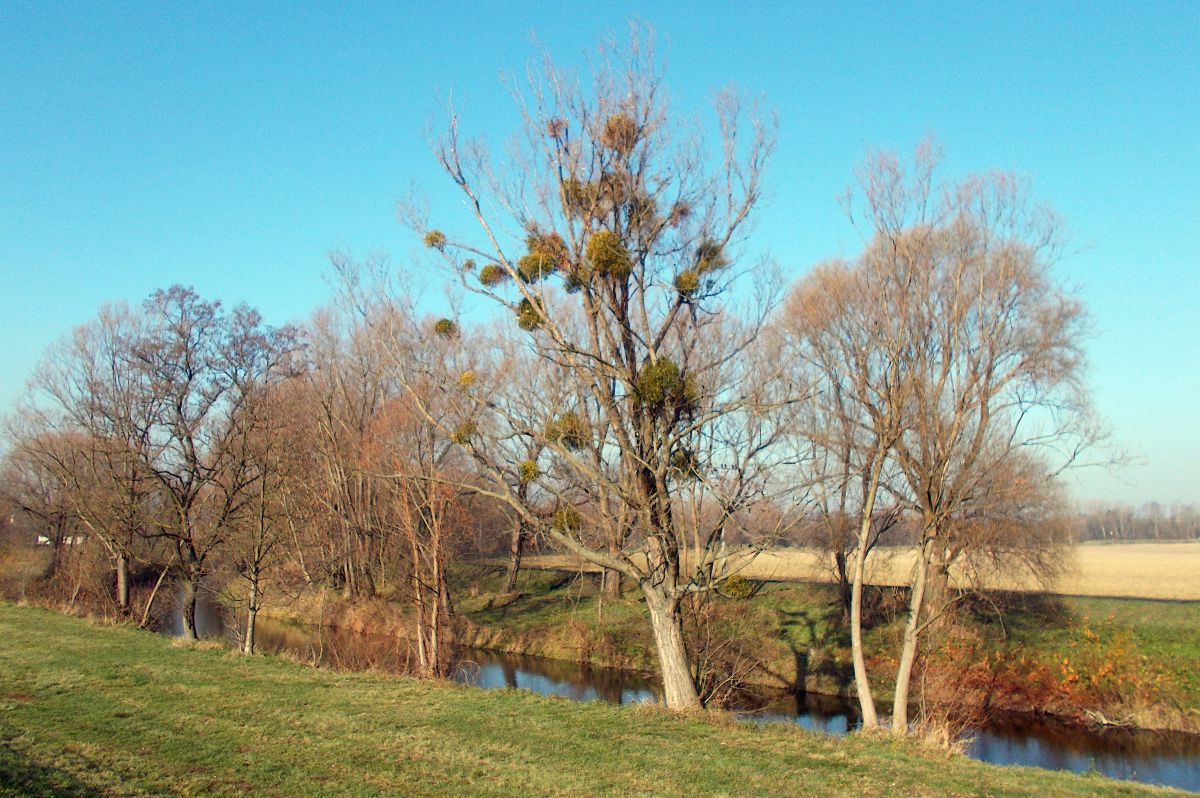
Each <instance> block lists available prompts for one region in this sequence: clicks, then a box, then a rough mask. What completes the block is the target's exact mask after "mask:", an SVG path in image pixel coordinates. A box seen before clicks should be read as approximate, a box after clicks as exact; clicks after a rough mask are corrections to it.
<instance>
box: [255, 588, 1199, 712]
mask: <svg viewBox="0 0 1200 798" xmlns="http://www.w3.org/2000/svg"><path fill="white" fill-rule="evenodd" d="M457 577H458V581H459V582H460V583H461V584H460V588H461V589H460V590H459V591H458V592H457V594H456V595H458V610H459V613H460V616H461V624H460V628H459V639H460V642H462V643H463V644H464V645H469V646H472V647H476V648H486V649H491V650H496V651H503V652H507V653H513V654H527V655H534V656H540V657H548V658H552V659H563V660H569V661H573V662H584V663H588V664H591V665H595V666H601V667H609V668H625V669H632V670H645V671H653V670H654V669H655V661H654V647H653V642H652V640H651V638H650V634H649V624H648V621H647V620H646V617H645V612H644V607H643V605H642V603H641V602H640V600H639V598H638V596H637V594H636V593H634V592H631V593H626V594H625V595H624V596H623V597H622V598H621V599H620V600H608V601H604V600H602V599H601V597H600V596H599V594H598V591H597V589H596V582H595V579H594V577H592V576H591V575H589V574H569V573H564V572H554V571H533V570H530V571H527V572H525V573H524V574H522V576H521V580H520V583H519V585H518V591H517V592H516V593H515V594H503V593H500V592H498V591H500V590H501V588H502V581H501V578H500V574H499V572H498V571H493V570H489V569H487V568H486V567H482V566H481V567H476V568H470V569H465V570H463V571H461V572H460V573H459V574H458V575H457ZM270 612H271V614H274V615H276V616H277V617H278V616H283V617H287V618H289V619H291V620H295V621H299V622H303V623H315V622H324V623H327V624H334V625H337V626H339V627H341V628H347V629H352V630H354V631H359V632H364V633H372V634H391V635H395V636H403V630H404V628H405V625H406V622H405V619H404V610H403V608H401V607H399V606H397V605H395V604H393V603H391V602H389V601H387V600H386V599H382V598H381V599H375V600H372V601H367V602H357V603H350V602H347V601H345V600H343V599H341V598H340V597H338V596H337V595H335V594H332V593H330V592H328V591H324V592H319V593H310V594H307V595H305V596H303V597H302V598H301V599H300V600H299V601H298V602H292V603H289V604H288V605H286V606H277V607H274V608H273V609H272V610H271V611H270ZM840 612H841V610H840V605H839V604H838V597H837V594H836V592H835V590H834V589H833V588H832V587H831V586H827V585H819V584H805V583H783V584H775V583H771V584H767V585H765V586H764V587H763V589H762V590H761V591H760V592H759V593H758V594H757V595H755V596H754V597H753V598H751V599H749V600H733V599H720V600H718V601H717V602H715V603H714V604H713V605H712V606H711V608H710V609H709V610H708V611H707V612H706V615H705V617H704V619H703V623H702V624H694V625H693V629H692V630H691V634H692V637H693V639H694V640H695V641H696V643H697V645H698V646H699V647H700V648H702V649H703V648H707V649H709V652H708V654H707V657H708V659H707V661H706V662H703V663H702V665H703V666H705V667H709V668H712V669H718V668H720V669H724V670H725V671H727V672H736V673H737V676H738V680H739V681H741V682H743V683H745V684H748V685H754V686H763V687H769V688H772V689H780V690H793V691H808V692H815V693H823V694H827V695H840V696H852V695H853V679H852V674H851V669H850V664H849V663H850V652H849V641H848V639H847V635H846V631H845V625H844V623H843V622H842V619H841V617H840ZM902 613H903V597H902V596H899V595H897V594H895V593H893V592H891V591H889V590H875V591H872V592H871V612H870V618H869V623H868V626H867V630H866V634H867V650H868V651H876V652H878V651H897V650H898V649H899V635H900V634H901V630H900V624H899V621H898V619H899V618H900V617H901V616H902ZM968 617H969V623H964V624H963V625H961V626H960V627H957V628H955V629H954V630H952V632H953V633H952V634H950V635H949V639H947V640H946V641H944V643H943V645H942V646H941V647H940V648H939V653H938V654H937V655H936V656H935V657H934V658H932V660H931V661H930V666H929V674H930V677H929V678H927V679H926V682H925V684H926V688H927V693H928V695H929V696H930V697H931V698H932V699H933V700H937V701H940V702H950V703H957V704H959V705H961V706H962V707H963V708H964V709H965V710H968V711H969V712H985V711H992V710H995V711H1002V712H1017V713H1036V714H1043V715H1050V716H1053V717H1056V718H1060V719H1064V720H1068V721H1071V722H1075V723H1080V724H1089V725H1092V724H1096V723H1098V722H1106V723H1116V724H1120V725H1125V726H1129V727H1133V728H1141V729H1148V730H1157V731H1181V732H1186V733H1197V732H1200V674H1198V673H1197V671H1196V663H1197V662H1200V603H1197V602H1165V601H1149V600H1139V599H1113V598H1098V597H1060V596H1045V595H1035V594H1018V593H1003V594H1002V593H997V594H993V595H991V596H988V597H987V598H986V600H981V601H980V602H978V603H977V604H976V605H975V606H972V607H971V608H970V613H969V616H968ZM868 668H869V670H870V672H871V673H872V678H873V682H874V686H875V690H876V695H877V697H878V698H882V699H886V698H887V697H888V696H889V695H890V692H891V688H892V684H891V681H890V676H891V674H893V673H894V672H895V663H894V661H892V660H891V659H890V658H888V657H887V656H875V657H874V658H873V659H872V660H871V661H870V662H869V663H868Z"/></svg>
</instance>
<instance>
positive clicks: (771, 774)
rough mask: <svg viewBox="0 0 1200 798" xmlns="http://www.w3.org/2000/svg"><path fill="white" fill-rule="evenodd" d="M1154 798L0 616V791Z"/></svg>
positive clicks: (1133, 789) (71, 622)
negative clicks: (342, 671) (315, 667)
mask: <svg viewBox="0 0 1200 798" xmlns="http://www.w3.org/2000/svg"><path fill="white" fill-rule="evenodd" d="M398 794H403V795H411V796H424V795H471V796H479V795H497V796H504V795H522V796H524V795H594V796H601V795H622V796H629V795H698V794H702V795H756V796H775V795H801V794H818V795H822V796H878V795H889V796H892V795H914V796H920V795H930V796H933V795H938V796H985V795H986V796H996V797H997V798H1000V797H1002V796H1024V795H1038V796H1047V797H1048V798H1056V797H1057V796H1062V797H1063V798H1066V797H1067V796H1081V797H1082V796H1153V795H1181V794H1182V793H1179V792H1177V791H1170V790H1162V789H1158V788H1151V787H1145V786H1142V785H1137V784H1133V783H1126V782H1114V781H1110V780H1107V779H1104V778H1102V777H1099V776H1092V775H1087V776H1076V775H1071V774H1064V773H1058V772H1052V771H1044V770H1034V769H1026V768H1016V767H997V766H991V765H985V764H981V763H978V762H974V761H971V760H968V759H965V758H963V757H960V756H956V755H951V754H947V753H945V752H934V751H930V750H928V749H922V748H920V747H918V746H917V745H916V744H915V743H913V742H911V741H898V740H892V739H885V738H878V737H871V736H862V735H857V736H852V737H850V738H848V739H845V740H833V739H829V738H824V737H821V736H818V735H814V734H809V733H806V732H804V731H803V730H800V729H796V728H793V727H784V726H774V725H771V726H767V725H762V726H760V725H755V724H746V723H738V722H734V721H732V720H730V719H729V717H728V716H725V715H722V714H720V713H702V714H697V715H692V716H676V715H670V714H668V713H665V712H663V711H661V710H657V709H654V708H650V707H642V708H621V707H616V706H611V705H606V704H603V703H591V704H576V703H571V702H567V701H563V700H553V699H547V698H541V697H538V696H534V695H532V694H530V693H526V692H522V691H511V690H510V691H486V692H485V691H480V690H477V689H473V688H469V687H461V686H456V685H452V684H449V683H444V682H430V681H417V680H412V679H407V678H402V677H394V676H387V675H383V674H377V673H338V672H333V671H328V670H321V669H314V668H310V667H306V666H303V665H300V664H297V663H293V662H290V661H287V660H284V659H279V658H273V657H263V656H257V657H242V656H239V655H237V654H235V653H233V652H232V651H229V650H227V649H225V648H224V647H220V648H218V647H214V646H211V645H210V646H207V647H206V646H203V645H201V646H195V645H192V646H185V645H178V644H172V643H171V642H170V641H168V640H166V639H164V638H162V637H159V636H156V635H153V634H150V633H147V632H141V631H138V630H135V629H133V628H131V627H129V626H116V627H104V626H97V625H93V624H90V623H89V622H87V621H84V620H81V619H78V618H72V617H68V616H64V615H60V614H58V613H55V612H52V611H48V610H43V609H35V608H28V607H18V606H15V605H13V604H9V603H0V796H68V797H71V796H94V795H114V796H115V795H119V796H144V795H206V796H208V795H217V796H219V795H289V796H318V795H348V796H368V795H398Z"/></svg>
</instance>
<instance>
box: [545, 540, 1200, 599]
mask: <svg viewBox="0 0 1200 798" xmlns="http://www.w3.org/2000/svg"><path fill="white" fill-rule="evenodd" d="M1072 558H1073V560H1074V561H1073V562H1072V563H1071V564H1070V565H1069V567H1068V570H1067V572H1066V573H1065V574H1064V575H1063V576H1062V577H1061V578H1060V579H1059V580H1058V581H1057V582H1056V583H1055V584H1054V585H1052V589H1053V590H1054V592H1056V593H1060V594H1062V595H1068V596H1118V597H1124V598H1147V599H1174V600H1180V601H1200V542H1185V543H1121V544H1110V545H1105V544H1093V543H1088V544H1083V545H1079V546H1075V547H1074V550H1073V553H1072ZM526 563H527V565H529V566H530V567H533V568H554V569H564V570H573V569H576V568H579V569H580V570H585V571H586V570H592V569H591V568H590V567H587V566H584V567H582V568H581V567H580V565H579V563H578V561H576V560H574V559H573V558H571V557H566V556H560V555H544V556H539V557H529V558H527V560H526ZM912 568H913V553H912V551H911V550H909V549H881V550H877V551H876V552H874V553H873V554H872V556H871V561H870V564H869V567H868V575H867V580H868V581H869V582H871V583H872V584H877V585H902V584H906V583H907V582H908V577H909V574H910V573H911V572H912ZM743 573H744V574H745V575H746V576H747V577H749V578H751V579H772V580H782V581H805V582H823V581H830V580H831V579H832V577H833V573H832V564H831V562H830V558H829V557H828V556H827V555H823V554H821V553H820V552H818V551H816V550H812V549H778V550H775V551H771V552H767V553H764V554H761V555H759V557H758V558H757V559H756V560H755V561H754V562H752V563H750V564H749V565H748V566H746V568H745V570H744V571H743ZM982 586H983V587H987V588H994V589H999V590H1021V591H1040V590H1041V587H1040V586H1038V585H1037V584H1036V583H1034V582H1033V581H1032V580H1029V579H1024V578H1012V577H1004V576H996V577H992V578H990V579H985V580H984V584H983V585H982Z"/></svg>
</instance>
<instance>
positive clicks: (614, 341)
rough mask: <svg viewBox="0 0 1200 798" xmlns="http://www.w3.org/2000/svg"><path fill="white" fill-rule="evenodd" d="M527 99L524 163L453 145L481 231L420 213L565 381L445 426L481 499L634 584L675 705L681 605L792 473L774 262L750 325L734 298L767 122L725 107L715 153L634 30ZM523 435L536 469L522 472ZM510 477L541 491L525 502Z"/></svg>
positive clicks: (682, 652)
mask: <svg viewBox="0 0 1200 798" xmlns="http://www.w3.org/2000/svg"><path fill="white" fill-rule="evenodd" d="M516 93H517V97H518V103H519V105H520V108H521V111H522V114H523V115H524V122H525V125H524V137H523V139H522V140H521V141H520V142H518V143H517V144H516V145H514V147H513V148H510V149H511V151H512V152H513V155H512V156H511V158H510V159H508V160H506V161H504V162H503V163H499V162H496V161H493V160H492V158H491V157H490V156H489V154H488V153H487V151H486V150H485V148H484V147H483V146H482V145H481V144H479V143H475V142H467V141H465V140H464V139H463V138H462V137H461V136H460V134H459V125H458V117H457V116H452V118H451V120H450V125H449V129H448V131H447V132H446V135H445V137H444V138H443V139H442V140H441V141H440V143H439V144H438V146H437V154H438V157H439V160H440V162H441V165H442V166H443V167H444V169H445V170H446V172H447V174H448V175H449V176H450V177H451V179H452V180H453V181H454V182H455V184H456V185H457V186H458V187H459V188H460V189H461V190H462V192H463V195H464V197H465V199H466V202H467V205H468V207H469V208H470V209H471V212H472V215H473V216H474V221H475V223H476V224H477V228H476V229H477V231H478V235H476V236H471V237H466V238H459V237H453V236H449V235H447V234H445V233H443V232H441V231H440V230H437V229H434V228H433V227H431V226H430V225H428V224H427V223H426V222H425V221H424V220H423V219H421V218H420V215H419V214H416V213H413V212H412V211H411V209H409V211H408V212H407V214H406V215H407V218H408V219H409V221H410V222H411V223H412V224H413V226H415V227H416V228H417V229H418V230H419V231H420V232H421V233H422V234H423V235H424V240H425V243H426V244H427V245H428V246H429V247H431V248H432V249H433V250H435V251H436V252H437V253H438V254H440V255H441V256H442V257H443V258H444V261H445V264H446V265H447V267H448V268H449V269H451V270H452V271H453V273H454V274H456V275H458V277H459V278H460V279H461V282H462V285H463V286H464V287H465V289H466V290H467V291H469V292H471V293H472V294H474V295H476V296H479V297H483V298H485V299H486V300H489V301H490V302H491V303H493V306H494V307H499V308H503V309H505V310H506V311H507V313H508V314H509V318H511V319H512V323H514V324H515V327H516V328H518V329H517V330H515V331H513V332H512V333H510V335H515V336H517V340H520V341H521V342H522V346H524V347H526V348H527V349H528V351H529V352H531V353H532V354H533V355H534V356H535V357H536V358H537V359H539V360H540V361H542V362H544V363H545V364H547V366H548V371H549V373H550V374H551V375H552V379H553V383H552V384H548V385H539V386H531V385H529V384H528V383H526V381H525V379H526V375H519V376H517V375H510V377H509V379H507V380H505V381H503V382H501V383H500V384H499V385H497V386H496V390H495V391H484V390H481V389H480V386H468V387H467V388H465V389H464V390H462V391H460V395H461V396H462V397H465V399H466V400H467V402H465V403H464V405H463V406H464V417H463V419H462V421H461V422H460V427H459V428H457V429H454V430H450V432H451V434H452V435H453V439H454V440H456V441H457V442H458V443H459V444H460V445H462V446H463V447H464V448H465V449H466V450H467V451H468V452H469V453H470V454H471V455H472V456H473V457H474V458H475V460H476V462H477V464H478V467H479V469H480V471H481V472H482V474H483V475H484V477H485V479H486V483H487V485H486V487H479V486H476V489H478V490H483V491H485V492H487V493H488V494H489V495H492V496H493V497H495V498H497V499H499V500H502V501H504V502H506V503H507V504H508V505H509V506H510V507H511V508H512V510H513V512H514V513H515V514H517V516H518V517H520V518H521V519H522V521H523V522H524V523H525V524H527V525H528V526H529V527H530V528H536V529H538V530H540V532H541V533H542V534H545V535H547V536H548V537H549V538H551V539H552V540H553V541H554V542H555V543H557V544H558V545H559V546H561V547H562V548H564V549H566V550H567V551H569V552H572V553H574V554H576V555H577V556H579V557H581V558H583V559H585V560H586V561H588V562H591V563H594V564H596V565H599V566H601V567H602V568H604V569H607V570H608V571H609V572H612V573H615V574H619V575H621V576H622V577H624V578H626V579H629V580H630V581H632V582H633V583H635V584H636V585H637V586H638V587H639V588H640V590H641V592H642V595H643V596H644V598H645V600H646V603H647V607H648V609H649V612H650V619H651V623H652V626H653V629H654V637H655V641H656V644H657V651H658V660H659V665H660V670H661V673H662V678H663V685H664V691H665V698H666V703H667V705H668V706H670V707H673V708H686V707H691V706H696V705H698V704H699V698H698V695H697V691H696V687H695V684H694V680H693V674H692V673H691V672H690V668H689V657H688V653H687V651H686V648H685V644H684V637H683V633H682V617H681V611H682V609H681V604H682V602H683V599H684V598H685V597H686V596H688V595H691V594H696V593H700V592H705V591H710V590H713V589H714V588H716V587H718V586H719V585H720V584H721V583H722V581H723V580H724V579H725V578H727V577H728V576H729V575H730V573H731V572H732V570H731V568H730V567H728V563H727V562H726V552H727V550H726V547H725V536H726V533H727V531H728V529H729V527H730V524H731V522H732V521H733V519H735V518H737V517H738V516H739V515H740V514H742V513H744V512H745V511H746V510H747V509H748V508H749V507H751V506H753V505H754V504H756V503H758V502H761V501H763V500H764V499H770V498H774V497H775V496H776V495H778V494H781V493H782V492H783V489H784V486H783V482H784V481H785V480H783V479H781V477H782V472H781V466H783V465H785V464H789V463H791V462H792V461H793V460H794V456H793V455H792V454H791V453H790V452H788V451H786V447H785V446H783V445H782V430H783V428H784V427H786V426H787V425H788V424H789V423H790V417H789V413H790V410H791V408H792V406H793V402H794V392H790V391H787V390H784V385H783V382H784V381H783V379H782V376H783V375H782V373H781V370H780V368H779V366H778V364H777V362H774V361H773V360H772V359H771V358H769V357H767V356H766V355H765V353H764V351H763V349H762V348H760V347H759V339H760V337H761V333H762V331H763V326H764V320H765V318H766V316H767V314H768V313H769V312H770V310H771V309H772V308H773V307H774V302H775V300H774V294H773V288H772V286H773V283H772V282H771V280H770V279H769V275H767V272H769V271H770V270H769V269H767V268H766V267H765V266H761V267H760V269H759V271H760V274H762V275H767V277H768V279H765V280H762V281H760V288H762V289H764V290H763V291H762V292H760V293H759V294H758V295H757V296H754V297H752V298H748V301H747V302H746V303H745V304H746V305H747V306H748V307H747V308H746V309H745V311H744V312H742V313H739V312H737V311H735V309H734V307H733V305H732V302H731V299H732V298H733V297H734V292H732V291H731V289H732V287H733V285H734V284H735V282H736V278H737V277H738V276H739V275H740V274H742V273H744V270H745V267H738V266H737V265H735V255H736V253H737V252H738V250H739V249H740V247H741V244H742V243H743V238H744V235H745V225H746V222H747V220H748V218H749V216H750V214H751V212H752V210H753V209H754V207H755V206H756V205H757V204H758V201H759V199H760V197H761V193H762V182H761V180H762V171H763V167H764V164H765V161H766V158H767V155H768V154H769V152H770V151H771V148H772V142H773V130H772V127H771V126H770V125H769V124H764V123H762V122H761V121H759V120H757V119H754V120H751V122H750V124H749V127H748V128H747V127H746V126H745V124H744V123H743V119H742V117H743V113H742V108H741V105H740V104H739V102H738V101H737V99H736V98H735V97H734V95H732V94H731V93H728V92H726V93H722V94H720V95H719V96H718V99H717V101H716V112H717V121H718V126H719V130H720V137H719V146H718V148H717V153H716V155H715V157H710V154H709V153H708V151H707V150H706V147H705V144H704V141H703V137H702V136H701V135H700V133H699V132H697V131H696V129H695V128H693V127H691V126H689V125H688V124H687V123H686V122H684V121H683V120H682V118H681V117H679V116H677V115H676V114H674V113H673V112H672V111H671V110H670V109H669V108H668V105H667V102H666V95H665V91H664V89H663V85H662V80H661V71H660V68H659V65H658V62H657V61H656V60H655V58H654V54H653V52H652V48H651V47H650V43H649V37H647V36H645V35H644V34H642V33H641V32H638V31H635V33H634V37H633V43H632V44H631V45H630V47H629V49H628V50H626V51H619V50H618V49H617V48H616V47H614V46H611V45H610V46H606V47H604V48H603V49H602V51H601V54H600V59H599V65H598V66H597V67H596V69H595V70H594V71H593V73H592V75H591V76H590V78H589V82H588V84H587V85H586V87H585V86H584V85H582V84H581V83H580V82H579V81H578V80H577V79H575V78H574V77H572V76H571V75H569V74H568V73H566V72H565V71H564V70H561V69H559V68H558V67H556V66H555V65H554V64H552V63H551V62H550V60H549V58H544V59H543V60H542V62H541V63H540V64H539V65H538V66H537V67H535V68H532V69H531V71H530V81H529V87H528V89H527V91H525V92H520V91H518V92H516ZM764 270H765V271H764ZM742 296H743V297H745V296H746V295H745V294H744V293H743V294H742ZM446 321H447V322H448V323H451V324H453V323H454V322H453V321H451V320H446ZM402 373H403V374H404V375H405V376H404V379H405V381H406V383H408V384H412V383H413V382H414V381H415V380H417V379H418V378H419V377H418V375H417V374H415V373H414V372H413V370H412V369H402ZM451 384H452V383H451ZM514 440H519V441H524V442H527V443H526V444H525V445H523V446H520V447H516V448H517V449H519V450H522V451H530V452H534V453H536V458H535V457H530V459H528V460H526V461H521V462H513V460H512V457H513V452H514V447H513V446H512V445H510V443H511V442H512V441H514ZM513 469H519V470H520V472H521V474H522V475H523V483H529V484H530V488H529V489H528V490H527V491H526V494H525V495H524V496H522V495H521V491H520V490H519V489H517V488H515V487H514V485H513V483H512V480H511V478H510V475H511V474H512V472H513ZM792 517H793V515H791V514H788V515H785V516H784V517H783V518H780V519H778V522H777V523H778V524H786V523H788V522H789V519H791V518H792ZM778 532H779V529H778V528H773V529H765V530H753V533H754V534H753V538H754V539H755V540H756V541H757V542H758V543H759V544H760V545H761V544H762V543H763V542H764V541H766V540H767V539H770V538H771V537H773V535H775V534H777V533H778Z"/></svg>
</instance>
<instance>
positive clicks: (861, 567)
mask: <svg viewBox="0 0 1200 798" xmlns="http://www.w3.org/2000/svg"><path fill="white" fill-rule="evenodd" d="M870 534H871V516H870V512H869V511H868V512H867V513H866V514H865V515H864V517H863V519H862V525H861V527H860V528H859V532H858V546H857V547H856V549H855V551H854V575H853V577H852V579H851V585H850V652H851V657H852V659H853V660H854V689H855V690H856V691H857V693H858V705H859V708H860V710H861V712H862V726H863V728H864V729H874V728H877V727H878V726H879V716H878V715H877V714H876V712H875V698H874V696H873V695H872V694H871V680H870V677H869V676H868V675H867V661H866V657H865V656H864V654H863V639H862V594H863V581H864V580H865V578H866V570H867V543H868V542H869V540H868V539H869V536H870Z"/></svg>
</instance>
